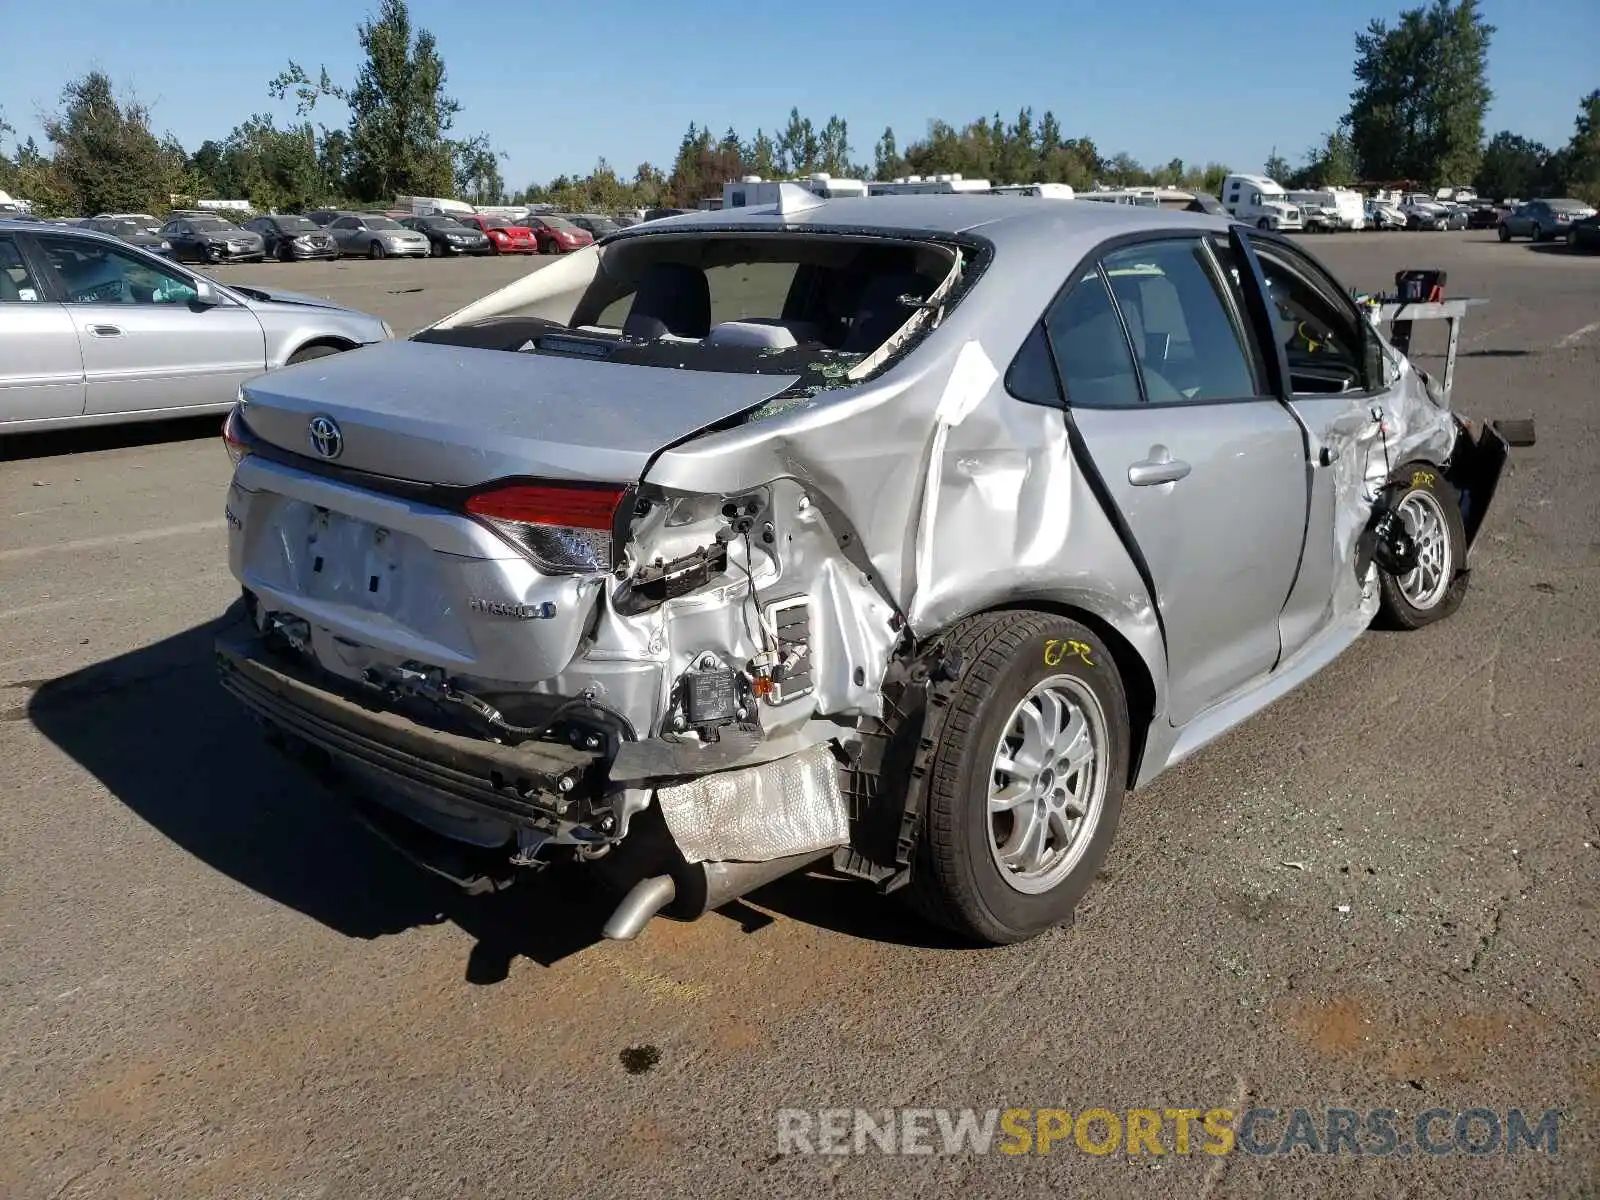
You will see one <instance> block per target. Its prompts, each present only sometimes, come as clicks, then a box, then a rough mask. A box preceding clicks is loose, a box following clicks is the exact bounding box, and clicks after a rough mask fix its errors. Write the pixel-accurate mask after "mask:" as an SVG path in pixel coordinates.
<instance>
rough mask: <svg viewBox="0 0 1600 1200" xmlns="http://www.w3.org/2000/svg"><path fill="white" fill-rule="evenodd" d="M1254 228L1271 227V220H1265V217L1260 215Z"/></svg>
mask: <svg viewBox="0 0 1600 1200" xmlns="http://www.w3.org/2000/svg"><path fill="white" fill-rule="evenodd" d="M1256 228H1257V229H1271V228H1272V222H1271V221H1269V220H1267V219H1266V218H1265V217H1262V218H1261V219H1260V220H1259V221H1257V222H1256Z"/></svg>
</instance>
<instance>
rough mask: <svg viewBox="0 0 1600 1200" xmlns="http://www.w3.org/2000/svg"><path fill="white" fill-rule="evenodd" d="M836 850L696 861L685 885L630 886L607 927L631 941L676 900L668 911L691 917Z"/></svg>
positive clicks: (665, 880) (656, 878)
mask: <svg viewBox="0 0 1600 1200" xmlns="http://www.w3.org/2000/svg"><path fill="white" fill-rule="evenodd" d="M832 853H833V848H832V847H829V848H828V849H826V850H818V851H811V852H808V853H805V854H792V855H789V856H788V857H786V858H775V859H772V860H771V861H769V862H704V863H694V864H690V865H688V867H687V870H686V871H684V872H683V876H684V878H683V885H682V887H680V886H679V884H678V881H677V880H675V879H674V878H673V877H672V876H671V875H651V876H649V877H647V878H645V879H641V880H639V882H638V883H636V884H634V885H633V887H632V888H630V889H629V890H628V894H627V895H626V896H624V897H623V898H622V903H621V904H619V905H617V907H616V909H615V911H613V912H612V914H611V917H610V919H609V920H607V921H606V923H605V928H604V929H603V930H602V932H603V933H604V934H605V936H606V937H608V938H611V939H612V940H613V941H630V940H632V939H633V938H636V937H638V936H639V933H640V931H641V930H643V929H644V927H645V925H646V924H648V923H649V921H650V918H651V917H653V916H655V915H656V914H657V913H659V912H660V911H661V910H662V909H664V908H666V907H667V906H668V905H669V904H673V902H674V901H675V900H676V901H679V903H677V904H673V911H672V912H671V913H670V914H668V915H670V916H673V917H678V918H681V919H682V920H686V921H692V920H694V919H695V918H696V917H700V916H703V915H704V914H706V913H708V912H710V911H711V910H712V909H714V908H721V907H722V906H723V905H724V904H729V903H731V902H732V901H734V900H737V899H738V898H739V897H741V896H743V895H746V894H747V893H749V892H753V891H755V890H756V888H758V887H760V886H761V885H762V884H766V883H771V882H772V881H773V880H774V879H781V878H782V877H783V876H785V875H789V874H791V873H793V872H795V871H799V870H803V869H804V868H806V867H808V866H810V865H811V864H812V863H814V862H817V861H819V860H821V859H823V858H826V857H828V856H829V855H830V854H832Z"/></svg>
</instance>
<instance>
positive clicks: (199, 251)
mask: <svg viewBox="0 0 1600 1200" xmlns="http://www.w3.org/2000/svg"><path fill="white" fill-rule="evenodd" d="M161 236H162V237H163V238H165V239H166V240H167V242H168V243H169V244H170V245H171V246H172V257H173V258H175V259H177V261H179V262H202V263H220V262H260V261H261V259H262V258H263V257H265V255H266V244H265V243H264V242H263V241H262V239H261V235H260V234H259V233H253V232H251V231H250V230H248V229H240V228H239V227H238V226H237V225H234V224H231V223H229V222H227V221H224V220H223V219H222V218H221V217H182V216H180V217H173V218H172V219H171V220H169V221H168V222H167V223H166V224H165V225H163V226H162V227H161Z"/></svg>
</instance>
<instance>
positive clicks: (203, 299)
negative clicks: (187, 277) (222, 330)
mask: <svg viewBox="0 0 1600 1200" xmlns="http://www.w3.org/2000/svg"><path fill="white" fill-rule="evenodd" d="M194 302H195V303H196V304H198V305H200V307H202V308H215V307H217V305H219V304H221V303H222V293H221V292H219V291H217V289H216V287H215V286H214V285H213V284H212V282H211V281H210V280H209V279H197V280H195V281H194Z"/></svg>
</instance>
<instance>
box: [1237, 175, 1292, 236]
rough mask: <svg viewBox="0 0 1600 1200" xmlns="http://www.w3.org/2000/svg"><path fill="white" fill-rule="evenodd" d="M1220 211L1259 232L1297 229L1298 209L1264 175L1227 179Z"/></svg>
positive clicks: (1283, 192)
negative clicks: (1248, 224) (1246, 223)
mask: <svg viewBox="0 0 1600 1200" xmlns="http://www.w3.org/2000/svg"><path fill="white" fill-rule="evenodd" d="M1221 200H1222V207H1223V208H1225V209H1227V210H1228V212H1229V213H1230V214H1231V215H1232V216H1233V217H1234V218H1235V219H1237V220H1240V221H1248V222H1249V223H1250V224H1252V225H1254V226H1255V227H1256V228H1258V229H1300V228H1302V227H1303V223H1302V221H1301V219H1300V209H1299V208H1298V207H1296V205H1295V203H1294V202H1293V201H1292V200H1290V199H1289V194H1288V193H1287V192H1285V191H1284V190H1283V189H1282V188H1281V187H1279V186H1278V184H1277V181H1276V180H1272V179H1268V178H1267V177H1266V176H1265V175H1229V176H1228V177H1227V178H1226V179H1224V180H1223V181H1222V196H1221Z"/></svg>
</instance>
